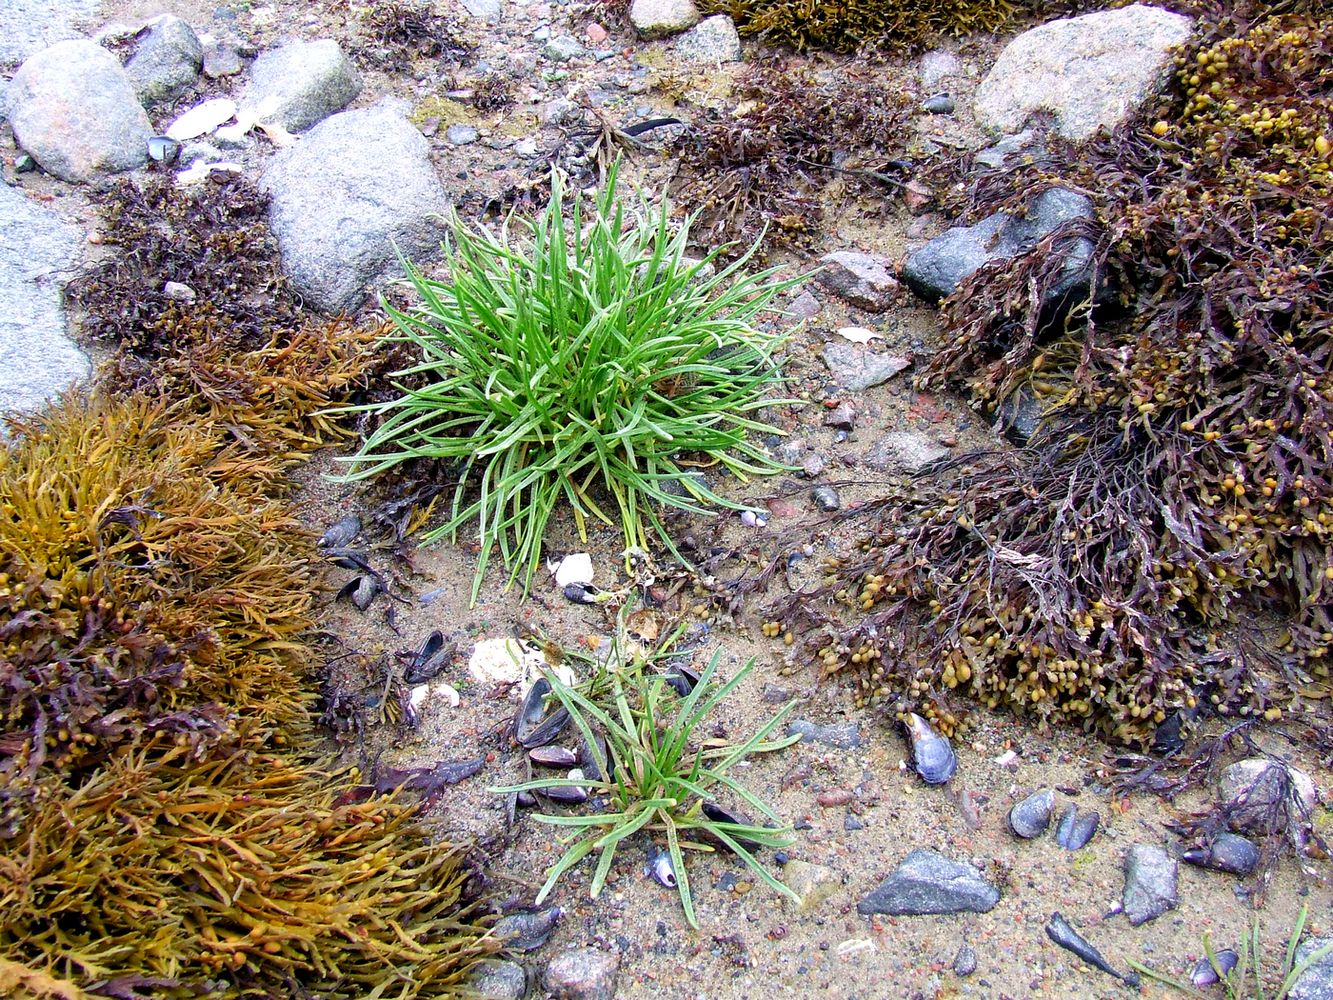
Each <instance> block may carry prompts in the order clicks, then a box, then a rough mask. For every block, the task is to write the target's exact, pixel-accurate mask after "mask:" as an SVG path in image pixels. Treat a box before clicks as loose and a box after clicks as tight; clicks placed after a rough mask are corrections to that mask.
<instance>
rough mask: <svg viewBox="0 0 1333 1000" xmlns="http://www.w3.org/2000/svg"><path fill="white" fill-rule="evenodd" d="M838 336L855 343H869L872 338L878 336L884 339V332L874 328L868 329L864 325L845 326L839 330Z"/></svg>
mask: <svg viewBox="0 0 1333 1000" xmlns="http://www.w3.org/2000/svg"><path fill="white" fill-rule="evenodd" d="M838 336H839V337H844V338H846V339H847V340H850V341H851V342H852V343H853V344H868V343H870V341H871V340H873V339H874V338H876V337H878V338H879V339H880V340H883V339H884V334H882V333H877V332H875V331H874V330H868V329H866V328H865V327H864V326H844V327H841V328H840V329H839V330H838Z"/></svg>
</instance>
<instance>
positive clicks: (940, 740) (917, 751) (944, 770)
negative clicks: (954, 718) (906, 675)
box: [905, 712, 958, 785]
mask: <svg viewBox="0 0 1333 1000" xmlns="http://www.w3.org/2000/svg"><path fill="white" fill-rule="evenodd" d="M905 725H906V726H907V739H908V742H909V743H910V744H911V746H912V764H913V766H914V767H915V768H916V773H917V774H919V775H921V780H922V781H924V782H925V783H926V784H928V785H942V784H944V783H945V782H946V781H948V780H949V779H950V778H952V777H953V776H954V772H955V771H957V770H958V758H957V757H955V756H954V752H953V747H951V746H950V745H949V741H948V740H947V739H946V738H945V737H943V736H941V735H940V734H939V733H937V732H935V730H934V729H932V728H931V727H930V723H929V722H927V721H926V720H925V719H923V718H921V716H919V715H917V714H916V713H915V712H908V713H907V721H906V723H905Z"/></svg>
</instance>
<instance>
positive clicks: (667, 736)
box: [492, 650, 800, 927]
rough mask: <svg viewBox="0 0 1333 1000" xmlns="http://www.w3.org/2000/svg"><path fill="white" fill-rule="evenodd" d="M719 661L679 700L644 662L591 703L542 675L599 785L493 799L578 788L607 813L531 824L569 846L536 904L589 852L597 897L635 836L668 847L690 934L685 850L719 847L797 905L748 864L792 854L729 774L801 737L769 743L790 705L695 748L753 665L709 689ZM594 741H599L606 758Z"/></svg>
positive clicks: (545, 783)
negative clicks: (725, 801) (735, 806)
mask: <svg viewBox="0 0 1333 1000" xmlns="http://www.w3.org/2000/svg"><path fill="white" fill-rule="evenodd" d="M721 658H722V653H721V651H720V650H719V651H718V652H717V653H715V654H714V655H713V657H712V658H711V659H710V660H709V662H708V665H707V666H706V667H705V668H704V670H703V671H702V673H701V674H700V675H699V679H698V682H697V683H696V684H695V685H694V687H693V689H692V690H691V691H690V693H689V694H688V695H687V696H686V697H684V698H680V699H678V698H677V697H676V696H675V695H674V694H673V693H672V691H671V688H670V687H669V686H668V685H667V681H666V678H665V677H663V676H662V675H646V674H645V673H644V672H643V670H642V666H643V663H642V661H638V662H635V663H631V664H626V665H625V666H624V667H622V668H620V669H617V670H613V671H610V672H608V674H607V675H606V681H607V683H608V685H609V688H610V690H609V692H608V694H607V695H606V696H605V697H604V698H599V699H598V700H597V701H595V702H594V701H593V700H590V699H589V698H588V697H587V696H586V695H585V694H584V693H583V692H582V691H581V690H580V689H579V688H577V687H568V686H566V685H565V684H562V683H561V682H560V679H559V678H558V677H556V676H555V675H554V674H548V675H547V680H548V681H549V682H550V684H551V687H552V690H553V693H554V695H555V697H556V698H557V699H558V701H559V703H560V704H561V705H562V706H563V707H564V708H565V709H566V710H567V711H568V712H569V716H570V719H571V720H572V721H573V723H574V725H575V727H576V728H577V729H578V731H579V733H580V736H581V737H582V739H583V743H584V745H585V746H587V747H589V748H590V752H591V753H593V754H594V755H595V756H596V757H597V759H596V760H595V761H594V765H595V771H596V774H597V775H598V777H597V778H586V777H585V778H580V779H571V778H543V779H539V780H537V781H531V782H527V783H525V784H522V785H515V786H512V787H508V788H497V789H492V791H496V792H504V793H509V792H520V791H542V790H547V789H552V788H559V787H579V788H581V789H584V790H585V791H587V793H588V794H589V795H591V796H600V797H602V798H604V799H605V801H606V806H605V808H604V809H602V810H601V811H599V812H595V813H590V814H572V815H566V814H545V813H538V814H536V815H535V816H534V817H533V818H534V819H536V820H538V821H539V822H542V823H549V824H551V825H553V826H558V827H564V828H566V829H567V830H569V832H570V839H569V840H568V841H566V843H568V845H569V846H568V847H566V848H565V851H564V853H563V854H562V855H561V856H560V858H559V859H558V860H557V861H556V862H555V864H553V865H552V866H551V867H550V869H549V870H548V872H547V879H546V884H545V885H543V886H542V889H541V892H540V893H539V894H538V896H537V902H538V903H540V902H541V901H542V900H544V899H545V898H546V896H547V895H548V894H549V893H550V891H551V890H552V889H553V888H554V887H555V884H556V882H557V881H559V879H560V876H561V875H563V874H564V873H565V872H567V871H568V870H569V869H570V868H572V867H574V865H576V864H578V862H579V861H581V860H582V859H583V858H585V857H587V856H588V855H589V854H592V853H594V852H596V853H597V867H596V869H595V870H594V873H593V878H592V886H591V894H592V896H593V898H596V897H597V896H598V895H599V894H600V893H601V891H602V887H603V886H604V885H605V884H606V879H607V876H608V875H609V873H610V870H611V863H612V861H613V860H614V859H615V855H616V851H617V849H618V848H619V847H620V846H621V845H622V844H623V842H624V841H625V839H626V838H628V837H630V836H632V835H633V834H635V833H638V832H639V831H640V830H643V831H646V832H648V833H649V834H650V835H656V836H657V837H660V838H662V839H664V840H665V841H666V849H667V857H668V858H669V861H670V867H669V869H668V870H669V871H670V873H671V875H672V876H673V877H674V885H675V889H676V891H677V892H678V893H679V894H680V900H681V904H682V906H683V907H684V910H685V918H686V919H687V920H688V921H689V923H690V926H691V927H698V926H699V923H698V920H697V918H696V917H695V913H694V899H693V895H692V893H691V891H690V878H689V873H688V872H687V871H686V869H685V856H684V852H685V851H687V850H696V851H712V850H714V848H715V845H716V846H720V847H724V848H726V849H728V850H730V851H731V852H732V853H733V854H735V855H736V856H737V857H738V858H740V859H741V860H742V861H743V862H745V864H746V865H747V866H749V868H750V869H751V870H752V871H753V872H754V873H755V874H756V875H757V876H758V878H759V879H760V880H761V881H763V882H764V883H765V884H767V885H768V886H770V887H771V888H773V889H774V890H776V891H778V892H780V893H782V894H783V895H785V896H788V897H790V898H791V899H793V900H796V901H797V902H799V897H797V896H796V894H795V893H794V892H792V890H791V889H789V888H788V887H787V886H785V885H784V884H783V883H782V882H780V881H778V879H777V878H775V877H774V876H773V874H772V873H771V872H769V871H768V869H767V868H765V867H764V865H763V864H762V863H761V862H760V861H759V860H758V859H757V858H756V857H755V852H757V851H758V850H759V849H760V848H763V847H770V848H782V847H787V846H790V844H791V832H792V827H791V825H790V824H789V823H784V822H783V821H782V819H781V818H780V817H779V816H778V814H777V813H776V812H774V810H773V809H772V808H771V807H769V806H768V805H767V804H766V803H765V802H764V801H763V800H762V799H760V798H759V797H758V796H757V795H755V794H754V793H753V792H752V791H750V790H749V789H747V788H746V787H745V786H743V785H742V784H740V782H738V781H737V780H736V779H735V778H733V777H732V776H731V775H730V774H729V773H728V772H729V771H730V770H731V769H732V768H733V767H735V766H736V765H738V764H741V763H742V762H744V761H745V759H746V758H747V757H749V756H750V755H751V754H756V753H765V752H769V751H773V750H780V749H782V748H783V747H787V746H790V745H791V744H792V743H794V742H796V741H797V740H798V739H799V738H800V737H799V736H796V735H792V736H786V737H782V738H779V739H776V740H772V741H770V740H769V735H770V734H771V733H772V732H773V731H774V730H775V729H776V728H777V727H778V726H779V725H780V724H781V723H782V721H783V720H784V719H786V717H787V715H788V713H789V712H790V711H791V709H792V705H791V704H789V705H788V706H787V707H786V708H784V709H782V710H781V711H780V712H778V713H777V714H776V715H774V716H773V717H772V718H771V719H769V720H768V722H766V723H765V724H764V725H762V726H760V727H759V729H757V730H756V731H755V733H754V735H752V736H751V737H750V738H749V739H747V740H744V741H743V742H736V743H733V742H723V741H711V742H708V743H700V742H699V741H698V740H697V738H696V732H697V730H698V729H699V728H700V724H701V723H702V722H703V721H704V719H706V718H707V717H708V715H709V713H710V712H712V710H713V709H714V708H715V707H716V706H717V705H718V703H719V702H721V701H722V699H723V698H725V697H726V696H727V695H728V694H730V693H731V692H732V691H733V690H734V689H735V688H736V686H737V685H738V684H740V682H741V680H742V679H743V678H744V677H745V675H746V674H748V673H749V672H750V670H751V669H752V668H753V667H754V660H748V661H747V662H746V663H745V664H744V666H742V667H741V669H740V670H738V671H737V672H736V674H735V675H734V676H733V677H732V678H731V679H730V680H729V681H727V682H725V683H723V684H717V685H715V684H714V683H713V682H714V678H715V677H716V675H717V668H718V663H719V661H720V660H721ZM793 704H794V703H793ZM597 734H601V736H603V737H604V738H605V740H606V742H605V747H606V753H605V755H603V754H602V752H601V750H600V747H601V746H602V745H603V744H602V743H601V740H600V739H598V736H597ZM724 792H730V793H732V794H734V795H735V796H737V797H738V798H739V799H740V800H741V801H743V802H745V803H746V805H747V806H748V807H749V808H751V809H754V810H755V811H756V813H759V814H761V815H763V816H764V817H765V818H766V819H767V820H768V821H769V822H770V823H772V824H773V825H771V826H761V825H759V824H758V823H754V822H749V821H747V820H745V819H742V818H739V817H735V816H733V815H732V814H730V813H728V812H727V811H725V810H724V809H722V808H721V807H720V806H719V804H718V802H717V800H716V796H717V795H718V793H724ZM667 884H670V883H669V882H668V883H667Z"/></svg>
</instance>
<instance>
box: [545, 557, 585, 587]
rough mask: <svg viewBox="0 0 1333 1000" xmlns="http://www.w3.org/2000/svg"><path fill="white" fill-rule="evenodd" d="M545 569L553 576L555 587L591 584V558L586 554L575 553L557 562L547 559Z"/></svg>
mask: <svg viewBox="0 0 1333 1000" xmlns="http://www.w3.org/2000/svg"><path fill="white" fill-rule="evenodd" d="M546 568H547V569H548V570H549V571H550V572H552V573H554V574H555V585H556V586H557V587H566V586H568V585H569V584H571V583H592V577H593V570H592V556H590V555H588V553H586V552H575V553H573V554H571V555H567V556H565V558H563V559H561V560H560V561H559V562H556V561H555V560H554V559H548V560H547V561H546Z"/></svg>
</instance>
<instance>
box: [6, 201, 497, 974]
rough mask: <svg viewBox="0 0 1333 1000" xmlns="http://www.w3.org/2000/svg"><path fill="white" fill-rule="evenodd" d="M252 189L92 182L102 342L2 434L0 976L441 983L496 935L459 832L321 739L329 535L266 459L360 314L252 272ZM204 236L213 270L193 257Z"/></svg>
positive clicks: (330, 384)
mask: <svg viewBox="0 0 1333 1000" xmlns="http://www.w3.org/2000/svg"><path fill="white" fill-rule="evenodd" d="M242 195H245V198H242V197H241V196H242ZM252 195H253V193H252V192H250V193H249V194H245V192H243V191H238V190H237V189H232V188H229V187H227V186H226V185H221V186H215V187H212V188H206V189H204V190H203V191H200V192H195V193H186V192H174V193H164V192H163V191H162V190H160V189H157V188H155V187H152V186H150V188H149V189H147V190H146V191H145V190H139V189H131V188H125V189H122V190H121V192H119V194H118V196H115V197H113V198H112V199H111V201H110V202H109V203H108V207H107V211H106V215H107V222H108V236H109V238H111V239H129V236H128V234H129V233H131V232H134V231H135V230H134V228H133V227H134V226H136V225H138V224H139V223H151V225H149V227H148V229H147V230H142V231H141V233H142V235H141V238H140V239H139V240H137V241H135V242H134V244H133V252H131V253H129V254H127V257H126V258H125V260H126V261H127V262H126V263H124V264H120V265H116V264H108V265H107V266H106V267H105V268H103V269H100V270H98V271H96V272H94V273H93V274H91V275H90V276H88V277H87V278H86V279H85V280H84V281H83V282H82V283H81V285H80V293H79V294H80V299H81V301H82V302H83V304H84V305H85V307H86V308H87V309H88V311H89V315H88V317H87V319H88V322H89V324H90V325H91V326H92V327H93V328H94V329H98V330H99V332H102V333H103V334H105V335H109V336H113V337H115V338H116V340H117V341H119V342H120V347H119V349H118V354H117V357H116V358H115V359H114V360H113V362H112V363H111V364H110V365H109V368H108V372H107V374H105V375H104V376H103V378H102V380H101V383H100V385H99V386H98V388H97V389H96V390H95V391H94V392H93V393H92V394H91V395H90V396H89V397H86V398H79V397H70V398H68V399H66V400H63V401H61V402H60V403H58V404H56V405H53V406H52V407H50V408H49V409H48V410H46V411H45V412H42V413H40V414H37V415H35V416H31V417H27V418H22V419H16V420H14V421H12V422H11V425H10V432H11V434H12V440H11V441H10V442H9V444H8V447H7V448H5V449H3V450H0V992H3V993H4V994H5V995H6V996H16V997H48V996H59V997H82V996H112V997H198V996H216V997H272V996H304V995H309V994H311V993H318V994H319V995H322V996H328V997H348V998H351V997H361V996H365V995H367V993H368V992H374V993H375V995H377V996H385V997H404V998H406V997H413V996H418V995H425V996H438V995H441V994H444V993H447V992H450V991H451V990H452V989H453V988H454V987H456V986H457V985H458V984H460V983H461V982H462V981H463V979H464V978H465V976H466V975H467V972H468V970H469V968H470V967H471V966H472V965H473V964H474V963H475V962H476V960H477V959H478V958H479V957H480V956H482V955H484V954H486V953H487V952H489V951H491V950H493V945H492V944H491V943H490V941H489V940H488V939H487V938H485V936H484V934H485V924H486V918H485V917H484V915H483V914H482V912H481V910H480V909H479V906H478V900H477V894H478V891H479V888H480V879H479V878H478V873H477V870H476V867H475V865H474V864H473V862H472V859H470V858H469V857H467V855H466V852H465V851H464V850H463V849H462V848H459V847H455V846H451V845H449V844H438V843H432V841H431V839H430V837H429V836H428V833H427V831H426V830H425V829H424V827H422V826H421V825H420V824H419V821H418V820H417V819H416V818H415V816H414V813H415V810H414V808H413V807H411V806H409V805H408V804H406V803H402V802H399V801H397V799H396V798H395V797H394V796H392V795H388V796H378V797H373V798H371V799H369V800H365V796H364V790H363V789H360V788H359V786H358V783H357V780H356V779H357V776H356V775H355V774H354V773H351V772H348V771H341V772H339V771H337V770H334V769H331V766H329V765H326V764H324V763H322V761H321V758H320V756H319V754H320V752H321V741H320V734H319V732H318V731H317V728H316V726H315V723H314V718H313V710H314V704H313V702H314V696H313V694H312V689H313V687H314V684H313V683H312V678H311V677H310V674H311V666H312V662H313V659H314V653H313V651H312V649H311V646H310V641H311V630H312V626H313V617H312V615H313V610H314V604H315V601H316V598H317V595H318V594H319V592H320V589H321V579H320V577H321V574H320V569H319V567H320V561H319V559H318V558H317V555H316V553H315V551H314V546H313V543H312V541H311V539H310V537H309V534H308V533H307V532H306V531H305V530H304V529H303V528H302V526H301V525H300V523H299V522H298V521H297V520H296V518H295V516H294V509H293V504H292V500H291V496H290V494H291V485H290V482H289V481H288V480H287V479H286V478H285V476H284V475H283V470H284V469H285V468H286V467H287V466H288V465H290V464H291V463H292V462H293V461H295V460H297V459H299V458H300V457H302V456H304V455H307V454H308V453H309V452H310V451H311V450H312V449H313V448H315V447H316V446H318V445H319V444H320V443H322V442H323V441H325V440H326V439H328V438H329V437H330V436H334V435H338V434H341V432H342V431H341V429H340V428H337V427H336V426H334V425H331V424H329V423H327V418H325V417H322V416H320V415H319V414H318V412H317V411H318V410H319V409H320V408H321V407H323V406H325V405H327V404H328V403H330V402H336V401H339V400H340V399H342V398H344V396H345V394H346V392H347V391H348V390H349V388H350V387H351V386H353V385H354V384H355V382H356V380H357V379H358V378H359V377H360V376H361V374H362V372H363V371H364V369H365V366H366V362H365V351H364V349H363V344H364V341H365V340H366V335H365V334H364V333H361V332H358V331H356V330H355V329H352V328H350V327H348V325H347V324H345V323H341V322H328V321H315V322H313V323H311V324H309V325H308V326H306V325H300V324H299V323H298V317H297V313H296V311H295V309H292V310H284V307H283V304H282V301H281V298H280V296H274V295H273V294H272V292H273V290H272V289H271V288H270V289H267V290H256V285H255V283H254V280H253V279H254V278H255V275H256V274H265V273H269V272H267V271H266V268H267V267H268V264H270V263H272V261H268V262H265V261H264V260H263V254H262V253H261V252H260V251H261V250H262V249H263V247H264V246H267V241H268V240H269V239H270V237H269V236H268V234H267V229H266V227H263V226H262V224H261V223H260V222H258V221H256V220H255V219H254V218H253V217H251V216H248V215H246V214H245V213H244V212H242V213H241V214H240V216H239V217H238V216H236V215H234V214H232V212H231V208H234V207H235V206H236V205H237V204H239V201H238V199H239V200H240V201H244V200H246V199H247V198H250V197H251V196H252ZM187 199H188V200H189V201H190V204H188V205H187V204H186V203H185V200H187ZM148 206H156V208H155V209H154V208H150V207H148ZM229 206H231V208H229ZM180 219H188V220H190V222H191V225H192V226H193V227H194V228H191V229H189V231H188V232H186V231H185V230H182V229H177V228H176V226H177V225H178V224H179V220H180ZM135 220H138V222H136V221H135ZM246 220H248V221H246ZM191 240H192V241H194V242H193V243H192V244H189V245H192V246H194V247H195V248H196V249H195V251H194V254H193V255H187V256H186V257H185V258H180V259H177V258H168V257H166V256H165V254H166V252H167V249H169V248H170V247H173V246H174V247H180V246H181V245H182V244H185V243H186V241H191ZM228 240H230V241H231V242H230V243H228ZM223 245H228V246H231V248H232V252H233V257H232V258H230V259H231V260H232V261H233V262H234V268H233V269H232V270H230V271H228V269H227V267H226V263H225V262H226V261H227V258H223V259H221V260H218V259H216V258H214V264H215V267H214V268H213V269H211V270H210V269H208V268H202V267H192V265H194V264H198V263H199V259H198V255H209V254H213V253H215V252H216V248H217V247H219V246H223ZM127 249H129V248H127ZM272 273H274V274H276V272H272ZM185 279H188V280H189V281H190V282H191V283H192V288H193V290H194V291H195V293H196V294H197V299H196V301H195V302H184V303H181V302H180V301H178V300H172V304H171V305H168V304H167V303H166V302H163V301H158V302H157V307H158V308H157V310H156V311H155V310H154V308H153V307H152V305H151V303H153V301H154V300H153V299H152V298H151V296H152V294H154V293H155V292H156V291H158V290H160V289H161V287H162V285H163V283H164V281H165V280H173V281H179V282H181V283H182V284H184V283H185ZM274 280H275V281H276V280H279V279H274ZM141 294H142V295H143V296H144V299H145V301H146V302H147V303H149V304H147V305H144V306H143V307H142V308H141V309H137V310H135V311H132V312H129V313H125V312H119V313H113V312H111V310H113V309H115V310H126V309H132V310H134V309H135V307H133V306H132V305H129V304H128V303H133V302H134V301H135V299H136V297H138V296H140V295H141ZM247 303H248V305H249V308H248V310H247V309H246V308H245V306H246V304H247ZM167 316H169V317H170V319H169V321H168V320H167V319H166V318H165V317H167ZM265 316H267V317H269V318H268V319H265V318H263V317H265ZM118 317H119V318H118ZM272 317H277V319H273V318H272Z"/></svg>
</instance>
